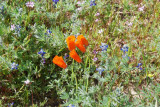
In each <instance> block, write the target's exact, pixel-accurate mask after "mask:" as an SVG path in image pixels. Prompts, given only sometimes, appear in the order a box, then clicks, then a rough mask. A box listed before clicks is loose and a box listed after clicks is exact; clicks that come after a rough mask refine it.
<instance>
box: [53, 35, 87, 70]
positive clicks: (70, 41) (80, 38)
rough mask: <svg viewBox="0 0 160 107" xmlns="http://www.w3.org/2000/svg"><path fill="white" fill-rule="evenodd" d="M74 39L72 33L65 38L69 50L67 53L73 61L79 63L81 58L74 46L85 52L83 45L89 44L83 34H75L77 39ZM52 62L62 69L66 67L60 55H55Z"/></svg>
mask: <svg viewBox="0 0 160 107" xmlns="http://www.w3.org/2000/svg"><path fill="white" fill-rule="evenodd" d="M75 40H76V38H75V36H73V35H71V36H69V37H67V39H66V42H67V46H68V49H69V50H70V53H69V55H70V57H71V58H73V59H74V60H75V61H77V62H78V63H81V62H82V60H81V58H80V56H79V55H78V54H77V52H76V50H75V48H76V47H77V48H78V49H79V50H80V51H81V52H83V53H85V52H86V49H85V46H88V45H89V44H88V41H87V40H86V38H85V37H84V36H83V35H79V36H77V41H76V42H75ZM53 63H55V64H56V65H58V66H59V67H61V68H64V69H65V68H66V67H67V65H66V63H65V62H64V60H63V58H62V57H58V56H55V57H54V58H53Z"/></svg>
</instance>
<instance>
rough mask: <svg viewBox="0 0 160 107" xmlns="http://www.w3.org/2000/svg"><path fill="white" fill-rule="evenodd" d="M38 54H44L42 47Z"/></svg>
mask: <svg viewBox="0 0 160 107" xmlns="http://www.w3.org/2000/svg"><path fill="white" fill-rule="evenodd" d="M38 54H40V55H41V56H42V57H43V56H44V54H46V52H44V51H43V49H41V50H40V51H39V52H38Z"/></svg>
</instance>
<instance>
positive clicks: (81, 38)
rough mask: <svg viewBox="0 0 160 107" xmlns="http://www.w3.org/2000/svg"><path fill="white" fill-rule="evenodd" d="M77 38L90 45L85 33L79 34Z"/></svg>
mask: <svg viewBox="0 0 160 107" xmlns="http://www.w3.org/2000/svg"><path fill="white" fill-rule="evenodd" d="M77 40H80V41H82V43H83V44H84V45H85V46H88V45H89V44H88V41H87V39H86V38H85V37H84V36H83V35H79V36H78V37H77Z"/></svg>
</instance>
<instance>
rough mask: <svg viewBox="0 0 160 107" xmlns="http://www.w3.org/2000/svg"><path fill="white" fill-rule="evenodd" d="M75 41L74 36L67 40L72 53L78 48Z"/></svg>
mask: <svg viewBox="0 0 160 107" xmlns="http://www.w3.org/2000/svg"><path fill="white" fill-rule="evenodd" d="M75 39H76V38H75V36H72V35H71V36H68V37H67V39H66V42H67V46H68V49H69V50H70V51H71V50H73V49H75V48H76V45H75Z"/></svg>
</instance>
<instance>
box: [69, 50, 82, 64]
mask: <svg viewBox="0 0 160 107" xmlns="http://www.w3.org/2000/svg"><path fill="white" fill-rule="evenodd" d="M69 55H70V57H71V58H73V59H74V60H76V61H77V62H78V63H81V62H82V60H81V58H80V57H79V56H78V54H77V52H76V51H75V50H72V51H71V52H70V53H69Z"/></svg>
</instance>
